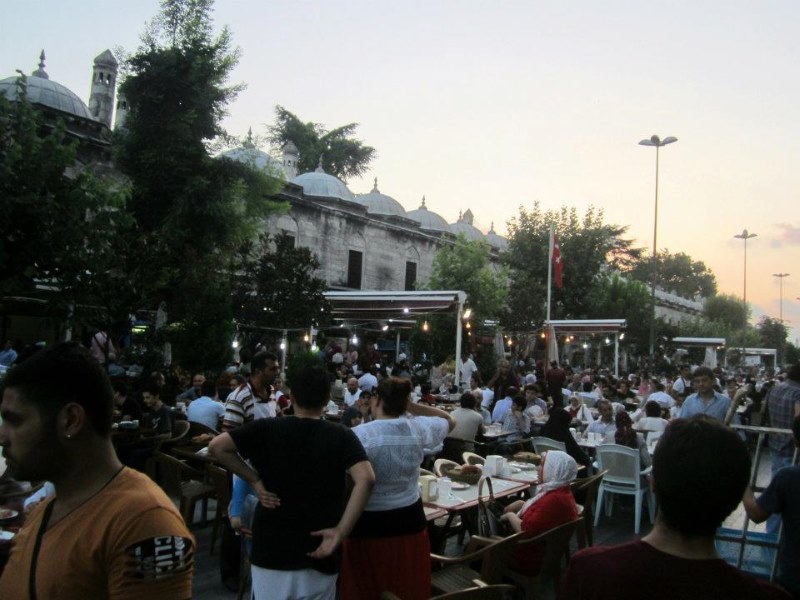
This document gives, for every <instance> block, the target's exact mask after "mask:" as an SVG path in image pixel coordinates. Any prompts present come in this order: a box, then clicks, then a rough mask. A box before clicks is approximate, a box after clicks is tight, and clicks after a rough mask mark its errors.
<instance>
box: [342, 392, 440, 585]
mask: <svg viewBox="0 0 800 600" xmlns="http://www.w3.org/2000/svg"><path fill="white" fill-rule="evenodd" d="M411 390H412V387H411V382H410V381H408V380H407V379H400V378H398V377H389V378H388V379H385V380H384V381H382V382H381V383H380V385H379V386H378V393H377V395H375V396H373V397H372V399H370V411H371V412H372V415H373V417H374V419H375V420H373V421H371V422H369V423H364V424H362V425H359V426H358V427H355V428H354V429H353V432H354V433H355V434H356V435H357V436H358V439H359V440H361V443H362V444H363V446H364V449H365V450H366V451H367V456H369V459H370V462H371V463H372V468H373V469H374V471H375V477H376V480H375V487H374V488H373V491H372V496H371V497H370V499H369V502H368V503H367V506H366V508H365V509H364V512H363V513H362V515H361V518H360V519H359V521H358V523H357V524H356V526H355V527H354V528H353V531H352V532H351V533H350V536H349V537H348V538H347V539H346V540H345V542H344V544H343V556H342V569H341V590H340V593H341V597H342V598H365V599H372V598H378V597H379V596H380V594H381V592H383V591H390V592H392V593H394V594H395V595H397V596H399V597H400V598H403V599H404V600H415V599H422V598H428V597H429V596H430V586H431V577H430V557H429V555H430V544H429V542H428V533H427V522H426V519H425V512H424V510H423V507H422V500H421V499H420V496H419V487H418V485H417V480H418V478H419V466H420V464H421V463H422V460H423V458H424V456H425V454H433V453H435V452H437V451H438V450H439V449H441V446H442V442H443V441H444V438H445V437H446V436H447V434H448V433H449V432H450V431H452V430H453V428H454V427H455V421H454V420H453V419H452V418H451V417H450V415H448V414H447V413H446V412H445V411H443V410H440V409H438V408H434V407H432V406H426V405H422V404H413V403H411V402H410V397H411Z"/></svg>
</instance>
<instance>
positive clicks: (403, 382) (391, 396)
mask: <svg viewBox="0 0 800 600" xmlns="http://www.w3.org/2000/svg"><path fill="white" fill-rule="evenodd" d="M410 394H411V382H410V381H409V380H408V379H402V378H400V377H387V378H386V379H384V380H383V381H381V382H380V383H379V384H378V397H379V398H380V399H381V402H382V403H383V412H385V413H386V414H387V415H389V416H392V417H399V416H400V415H402V414H403V413H405V412H406V406H407V404H408V397H409V395H410Z"/></svg>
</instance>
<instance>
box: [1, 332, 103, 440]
mask: <svg viewBox="0 0 800 600" xmlns="http://www.w3.org/2000/svg"><path fill="white" fill-rule="evenodd" d="M4 387H5V388H14V389H16V390H18V391H19V394H20V396H21V397H22V398H24V399H25V401H27V402H31V403H34V404H36V405H37V406H38V408H39V410H40V412H42V413H43V414H45V415H47V417H48V418H53V419H54V418H55V415H56V414H57V413H58V411H60V410H61V409H62V408H63V407H65V406H66V405H67V404H70V403H75V404H78V405H80V406H81V407H83V410H84V411H85V412H86V416H87V419H88V420H89V423H91V426H92V429H93V430H94V431H95V433H97V434H99V435H101V436H108V435H109V434H110V432H111V420H112V415H113V411H114V404H113V397H114V394H113V392H112V391H111V382H110V381H109V379H108V375H107V374H106V372H105V370H104V369H103V367H102V365H100V363H99V362H97V361H96V360H95V359H94V357H92V355H91V354H90V353H89V351H88V350H86V348H83V347H82V346H81V345H80V344H77V343H75V342H64V343H60V344H56V345H55V346H53V347H52V348H48V349H44V350H40V351H39V352H37V353H36V354H34V355H33V356H31V357H30V358H28V359H27V360H24V361H23V362H21V363H18V364H17V365H15V366H14V367H13V368H12V369H11V370H9V372H8V375H7V376H6V379H5V384H4Z"/></svg>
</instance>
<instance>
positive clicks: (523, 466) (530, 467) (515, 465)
mask: <svg viewBox="0 0 800 600" xmlns="http://www.w3.org/2000/svg"><path fill="white" fill-rule="evenodd" d="M508 466H509V467H511V468H512V469H518V470H517V473H519V472H520V471H534V470H536V465H534V464H532V463H524V462H511V463H508Z"/></svg>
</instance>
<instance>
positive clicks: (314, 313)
mask: <svg viewBox="0 0 800 600" xmlns="http://www.w3.org/2000/svg"><path fill="white" fill-rule="evenodd" d="M319 266H320V265H319V260H318V259H317V257H316V256H315V255H314V254H313V253H312V252H311V250H309V249H308V248H304V247H302V246H300V247H296V246H295V245H294V240H293V239H292V238H291V237H289V236H288V235H286V234H285V233H283V234H280V235H278V236H276V237H274V238H272V237H270V236H268V235H266V234H261V235H260V236H259V241H258V243H257V244H252V243H246V244H244V245H243V247H242V249H241V250H240V256H239V262H238V263H237V265H236V268H235V273H236V274H235V275H234V289H235V297H236V316H237V319H239V320H240V321H241V322H244V323H247V324H254V325H258V326H260V327H267V328H275V329H297V328H308V327H311V326H312V325H313V326H315V327H320V326H323V325H326V324H327V322H328V321H329V320H330V314H331V307H330V304H329V303H328V301H327V300H326V299H325V290H326V289H327V285H326V283H325V281H324V280H323V279H320V278H319V277H317V276H316V271H317V269H319Z"/></svg>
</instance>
